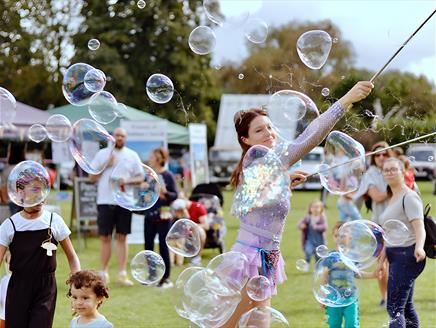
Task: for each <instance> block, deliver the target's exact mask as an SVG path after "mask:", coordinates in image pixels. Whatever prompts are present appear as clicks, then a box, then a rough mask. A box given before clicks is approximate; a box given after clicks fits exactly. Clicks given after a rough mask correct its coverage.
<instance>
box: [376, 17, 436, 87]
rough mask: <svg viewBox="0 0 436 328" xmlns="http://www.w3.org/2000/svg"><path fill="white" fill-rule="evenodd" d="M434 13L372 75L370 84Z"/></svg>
mask: <svg viewBox="0 0 436 328" xmlns="http://www.w3.org/2000/svg"><path fill="white" fill-rule="evenodd" d="M435 13H436V10H434V11H433V12H432V13H431V14H430V16H428V17H427V19H426V20H425V21H423V22H422V24H421V25H420V26H419V27H418V28H417V29H416V30H415V32H413V33H412V34H411V35H410V36H409V38H408V39H407V40H406V41H405V42H404V43H403V44H402V45H401V46H400V47H399V48H398V50H397V51H396V52H395V53H394V54H393V55H392V56H391V58H389V60H388V61H387V62H386V64H384V65H383V67H382V68H380V70H379V71H378V72H377V73H375V74H374V76H373V77H372V78H371V80H369V81H370V82H374V80H375V79H376V78H377V77H378V76H379V75H380V74H381V73H382V72H383V71H384V70H385V68H386V67H387V66H388V65H389V64H390V62H391V61H392V60H393V59H394V58H395V57H396V56H397V55H398V54H399V53H400V51H401V50H403V48H404V47H405V45H406V44H407V43H408V42H409V41H410V40H411V39H412V38H413V37H414V36H415V34H416V33H418V31H419V30H420V29H421V28H422V27H423V26H424V25H425V24H426V23H427V22H428V21H429V20H430V18H431V17H432V16H433V15H434V14H435Z"/></svg>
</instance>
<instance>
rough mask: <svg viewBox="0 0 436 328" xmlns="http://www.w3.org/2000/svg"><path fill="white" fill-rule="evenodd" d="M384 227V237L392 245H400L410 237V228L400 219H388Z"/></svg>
mask: <svg viewBox="0 0 436 328" xmlns="http://www.w3.org/2000/svg"><path fill="white" fill-rule="evenodd" d="M382 227H383V230H384V232H385V234H384V239H385V241H386V242H387V243H388V244H389V245H390V246H399V245H401V244H402V243H403V242H404V241H405V240H406V239H407V238H408V237H409V228H407V226H406V225H405V224H404V223H403V222H401V221H400V220H395V219H390V220H386V221H385V222H383V224H382Z"/></svg>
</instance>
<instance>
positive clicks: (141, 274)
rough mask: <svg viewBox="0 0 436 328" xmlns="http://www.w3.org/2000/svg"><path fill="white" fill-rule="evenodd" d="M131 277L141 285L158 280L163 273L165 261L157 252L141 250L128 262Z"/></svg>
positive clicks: (150, 283)
mask: <svg viewBox="0 0 436 328" xmlns="http://www.w3.org/2000/svg"><path fill="white" fill-rule="evenodd" d="M130 270H131V272H132V277H133V278H134V279H135V280H137V281H138V282H140V283H141V284H143V285H152V284H155V283H157V282H159V281H160V280H161V279H162V277H163V275H164V273H165V263H164V261H163V259H162V257H161V256H160V255H159V254H156V253H155V252H152V251H141V252H139V253H138V254H136V255H135V256H134V257H133V258H132V261H131V262H130Z"/></svg>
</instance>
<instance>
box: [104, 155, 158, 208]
mask: <svg viewBox="0 0 436 328" xmlns="http://www.w3.org/2000/svg"><path fill="white" fill-rule="evenodd" d="M110 181H111V188H112V193H113V195H114V199H115V201H116V202H117V204H118V205H119V206H121V207H123V208H125V209H128V210H130V211H144V210H147V209H149V208H150V207H152V206H153V205H154V204H155V203H156V202H157V200H158V199H159V193H160V188H161V185H160V182H159V177H158V175H157V174H156V172H155V171H154V170H153V169H152V168H151V167H148V166H147V165H145V164H141V163H136V162H132V161H121V162H119V163H118V164H117V165H116V166H115V168H114V169H113V170H112V174H111V177H110Z"/></svg>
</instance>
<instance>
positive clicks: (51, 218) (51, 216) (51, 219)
mask: <svg viewBox="0 0 436 328" xmlns="http://www.w3.org/2000/svg"><path fill="white" fill-rule="evenodd" d="M52 221H53V212H52V213H51V215H50V225H49V226H48V227H49V228H50V229H51V222H52Z"/></svg>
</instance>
